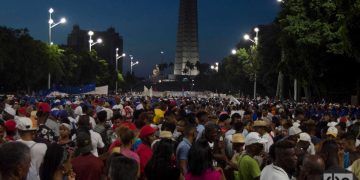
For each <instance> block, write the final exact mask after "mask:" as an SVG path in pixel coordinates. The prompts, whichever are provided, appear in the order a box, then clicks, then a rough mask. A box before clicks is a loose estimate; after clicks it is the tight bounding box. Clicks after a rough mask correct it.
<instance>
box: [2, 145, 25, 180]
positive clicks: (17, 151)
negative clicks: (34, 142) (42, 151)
mask: <svg viewBox="0 0 360 180" xmlns="http://www.w3.org/2000/svg"><path fill="white" fill-rule="evenodd" d="M30 162H31V156H30V148H29V147H28V146H27V145H25V144H23V143H21V142H9V143H5V144H3V145H1V146H0V179H26V176H27V174H28V171H29V168H30Z"/></svg>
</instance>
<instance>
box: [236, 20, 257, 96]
mask: <svg viewBox="0 0 360 180" xmlns="http://www.w3.org/2000/svg"><path fill="white" fill-rule="evenodd" d="M254 31H255V33H256V35H255V38H254V39H251V38H250V36H249V35H248V34H245V35H244V39H245V40H247V41H251V42H253V43H254V44H255V48H257V45H258V40H259V38H258V35H259V28H257V27H256V28H254ZM235 53H236V52H235ZM256 76H257V72H256V69H255V73H254V99H256V78H257V77H256Z"/></svg>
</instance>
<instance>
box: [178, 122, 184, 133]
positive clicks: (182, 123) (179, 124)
mask: <svg viewBox="0 0 360 180" xmlns="http://www.w3.org/2000/svg"><path fill="white" fill-rule="evenodd" d="M185 127H186V123H185V121H184V120H179V121H177V122H176V131H177V132H181V133H184V131H185Z"/></svg>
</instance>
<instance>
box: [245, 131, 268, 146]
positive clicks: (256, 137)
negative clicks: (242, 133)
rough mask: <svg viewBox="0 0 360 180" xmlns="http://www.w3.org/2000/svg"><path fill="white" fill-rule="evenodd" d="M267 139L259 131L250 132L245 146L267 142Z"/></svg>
mask: <svg viewBox="0 0 360 180" xmlns="http://www.w3.org/2000/svg"><path fill="white" fill-rule="evenodd" d="M266 142H267V140H266V139H264V138H261V137H260V134H259V133H257V132H251V133H249V134H248V135H247V136H246V138H245V146H248V145H252V144H256V143H261V144H263V143H266Z"/></svg>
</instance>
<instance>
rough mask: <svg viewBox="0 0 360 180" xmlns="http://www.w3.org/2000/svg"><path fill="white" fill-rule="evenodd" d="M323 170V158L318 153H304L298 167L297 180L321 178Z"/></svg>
mask: <svg viewBox="0 0 360 180" xmlns="http://www.w3.org/2000/svg"><path fill="white" fill-rule="evenodd" d="M324 171H325V163H324V160H323V159H322V158H321V157H320V156H318V155H306V156H305V157H304V160H303V162H302V165H301V167H300V174H299V178H298V179H299V180H308V179H311V180H321V179H322V176H323V174H324Z"/></svg>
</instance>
